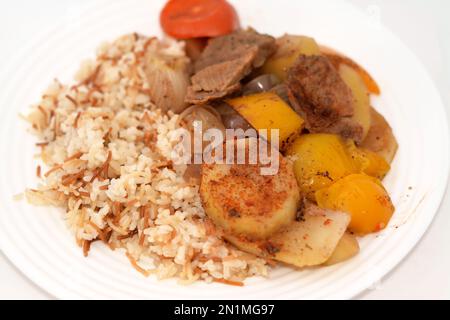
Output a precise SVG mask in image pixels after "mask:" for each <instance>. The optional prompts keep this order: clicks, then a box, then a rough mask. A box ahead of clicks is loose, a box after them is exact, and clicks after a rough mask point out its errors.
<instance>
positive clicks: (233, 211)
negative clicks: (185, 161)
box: [200, 139, 300, 239]
mask: <svg viewBox="0 0 450 320" xmlns="http://www.w3.org/2000/svg"><path fill="white" fill-rule="evenodd" d="M250 140H251V139H245V152H246V159H247V160H248V159H249V158H248V154H249V141H250ZM237 141H239V140H237ZM237 141H236V142H237ZM271 152H272V153H273V154H272V157H276V158H277V159H278V161H279V169H278V173H277V174H275V175H262V174H261V169H262V168H263V167H265V165H262V164H261V163H260V162H259V161H258V162H257V163H256V164H250V163H249V162H248V161H246V163H245V164H203V165H202V176H201V183H200V196H201V199H202V202H203V207H204V209H205V212H206V214H207V215H208V217H209V218H211V220H212V221H213V222H214V223H215V225H216V226H218V227H220V228H221V229H223V231H224V232H225V233H229V234H234V235H237V236H240V235H244V236H246V237H249V238H252V239H265V238H267V237H268V236H270V235H271V234H273V233H274V232H276V231H278V229H280V228H282V227H283V226H285V225H286V224H290V223H291V222H292V221H293V220H294V219H295V215H296V212H297V207H298V203H299V201H300V191H299V188H298V185H297V181H296V179H295V176H294V170H293V167H292V163H291V162H290V161H288V160H287V159H285V158H284V157H283V156H282V155H281V154H280V153H279V151H278V150H275V149H272V150H271Z"/></svg>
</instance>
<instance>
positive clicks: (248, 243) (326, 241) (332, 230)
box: [224, 205, 350, 267]
mask: <svg viewBox="0 0 450 320" xmlns="http://www.w3.org/2000/svg"><path fill="white" fill-rule="evenodd" d="M349 222H350V215H348V214H347V213H343V212H336V211H330V210H323V209H320V208H318V207H317V206H315V205H309V206H308V208H307V209H305V211H304V214H303V216H302V217H301V220H300V221H294V222H292V223H291V224H289V225H288V226H286V227H285V228H283V229H282V230H280V231H279V232H277V233H275V234H274V235H273V236H272V237H270V238H269V239H266V240H257V241H255V240H250V239H247V238H245V237H238V236H234V235H229V234H226V235H224V238H225V239H226V240H227V241H229V242H230V243H232V244H233V245H235V246H236V247H237V248H239V249H241V250H243V251H246V252H249V253H252V254H255V255H257V256H260V257H263V258H268V259H274V260H276V261H280V262H283V263H287V264H290V265H293V266H296V267H307V266H315V265H319V264H322V263H324V262H326V261H327V260H328V259H329V258H330V257H331V256H332V254H333V252H334V251H335V248H336V246H337V244H338V243H339V241H340V239H341V237H342V235H343V234H344V232H345V230H346V229H347V225H348V224H349Z"/></svg>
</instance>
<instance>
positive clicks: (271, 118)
mask: <svg viewBox="0 0 450 320" xmlns="http://www.w3.org/2000/svg"><path fill="white" fill-rule="evenodd" d="M226 102H227V103H228V104H229V105H231V106H232V107H233V108H234V109H235V110H236V111H237V112H238V113H239V114H240V115H241V116H242V117H243V118H244V119H245V120H247V121H248V123H250V124H251V125H252V126H253V127H254V128H255V129H257V130H259V129H267V139H268V141H270V137H271V132H270V130H271V129H278V130H279V140H280V141H279V145H280V149H281V150H283V149H284V148H285V147H286V146H287V145H288V144H289V143H290V142H291V141H293V140H294V139H295V138H296V137H297V136H298V135H299V134H300V131H301V129H302V127H303V123H304V120H303V119H302V118H301V117H300V116H299V115H298V114H297V113H296V112H295V111H294V110H292V108H291V107H290V106H289V105H288V104H287V103H286V102H284V101H283V99H281V98H280V97H279V96H278V95H276V94H275V93H272V92H263V93H256V94H252V95H248V96H243V97H238V98H233V99H228V100H226Z"/></svg>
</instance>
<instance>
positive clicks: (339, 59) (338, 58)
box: [320, 46, 381, 95]
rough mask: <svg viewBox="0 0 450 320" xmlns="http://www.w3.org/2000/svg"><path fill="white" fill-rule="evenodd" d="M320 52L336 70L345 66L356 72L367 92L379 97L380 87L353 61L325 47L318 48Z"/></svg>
mask: <svg viewBox="0 0 450 320" xmlns="http://www.w3.org/2000/svg"><path fill="white" fill-rule="evenodd" d="M320 52H321V53H322V54H323V55H324V56H326V57H327V58H328V59H329V60H330V61H331V63H332V64H333V65H334V67H335V68H336V69H339V67H340V66H341V65H343V64H345V65H347V66H349V67H351V68H352V69H353V70H355V71H356V72H358V74H359V75H360V77H361V78H362V80H363V81H364V84H365V86H366V88H367V90H369V92H370V93H373V94H376V95H379V94H380V93H381V91H380V87H379V86H378V84H377V82H376V81H375V80H374V79H373V77H372V76H371V75H370V74H369V73H368V72H367V71H366V70H365V69H364V68H363V67H361V66H360V65H359V64H357V63H356V62H355V61H353V60H352V59H350V58H348V57H346V56H345V55H343V54H341V53H339V52H337V51H335V50H333V49H330V48H327V47H325V46H320Z"/></svg>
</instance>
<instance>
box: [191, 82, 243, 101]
mask: <svg viewBox="0 0 450 320" xmlns="http://www.w3.org/2000/svg"><path fill="white" fill-rule="evenodd" d="M240 88H241V84H240V83H236V84H234V85H232V86H230V87H227V88H226V90H222V91H195V90H194V89H193V88H192V87H188V90H187V94H186V98H185V101H186V102H187V103H191V104H205V103H207V102H209V101H212V100H217V99H220V98H223V97H225V96H227V95H229V94H231V93H233V92H236V91H239V89H240Z"/></svg>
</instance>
